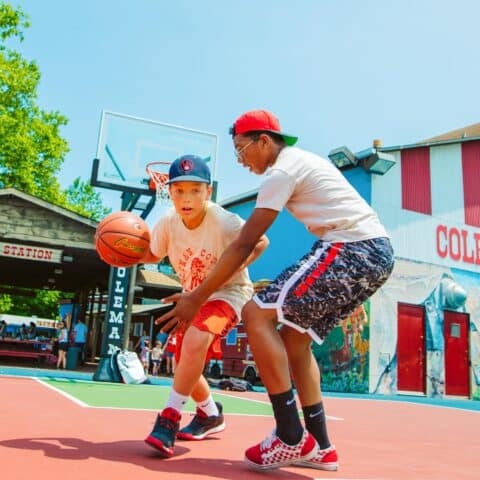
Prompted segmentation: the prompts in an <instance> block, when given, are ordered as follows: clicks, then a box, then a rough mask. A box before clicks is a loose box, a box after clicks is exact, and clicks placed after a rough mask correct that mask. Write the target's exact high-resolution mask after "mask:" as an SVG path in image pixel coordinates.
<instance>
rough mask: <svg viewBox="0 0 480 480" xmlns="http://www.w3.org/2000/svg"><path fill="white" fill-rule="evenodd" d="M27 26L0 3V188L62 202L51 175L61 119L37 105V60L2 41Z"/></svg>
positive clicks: (59, 148) (58, 157) (57, 163)
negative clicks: (24, 56) (28, 57)
mask: <svg viewBox="0 0 480 480" xmlns="http://www.w3.org/2000/svg"><path fill="white" fill-rule="evenodd" d="M28 25H29V24H28V21H27V18H26V16H25V14H24V13H23V11H22V10H21V9H20V8H18V9H14V8H13V7H12V6H11V5H8V4H6V3H3V2H2V3H1V4H0V38H1V40H2V41H1V43H0V146H1V147H0V166H1V170H0V187H3V188H6V187H15V188H18V189H20V190H22V191H23V192H25V193H29V194H31V195H35V196H36V197H39V198H42V199H44V200H47V201H49V202H52V203H55V204H60V205H62V204H64V203H65V198H64V197H65V196H64V194H63V193H62V191H61V189H60V185H59V182H58V180H57V178H56V174H57V173H58V171H59V169H60V167H61V165H62V163H63V158H64V156H65V154H66V153H67V151H68V145H67V142H66V140H64V139H63V138H62V137H61V136H60V132H59V130H60V127H61V126H62V125H66V123H67V119H66V117H64V116H62V115H60V113H58V112H46V111H44V110H42V109H40V108H39V107H38V105H37V103H36V102H37V96H38V95H37V87H38V83H39V81H40V70H39V68H38V66H37V64H36V63H35V62H34V61H27V60H25V59H24V58H22V56H21V55H20V54H19V53H18V52H16V51H15V50H12V49H9V48H7V46H6V44H5V41H6V40H8V39H9V38H11V37H17V38H18V39H20V41H21V40H23V32H22V29H23V28H26V27H28Z"/></svg>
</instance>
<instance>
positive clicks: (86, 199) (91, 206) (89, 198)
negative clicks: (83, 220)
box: [65, 177, 111, 221]
mask: <svg viewBox="0 0 480 480" xmlns="http://www.w3.org/2000/svg"><path fill="white" fill-rule="evenodd" d="M65 193H66V195H67V201H68V203H69V205H71V209H72V210H73V211H75V212H77V213H80V214H81V215H85V216H87V217H90V218H92V219H93V220H97V221H98V220H101V219H102V218H103V217H105V216H106V215H108V214H109V213H110V212H111V209H110V208H106V207H104V206H103V204H102V200H101V198H100V195H99V194H98V193H97V192H95V190H94V188H93V187H92V186H91V185H90V184H89V183H85V182H83V181H82V180H81V179H80V177H77V178H76V179H75V180H74V181H73V184H72V185H70V187H68V188H67V190H66V191H65Z"/></svg>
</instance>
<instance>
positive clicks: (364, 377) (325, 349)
mask: <svg viewBox="0 0 480 480" xmlns="http://www.w3.org/2000/svg"><path fill="white" fill-rule="evenodd" d="M369 323H370V322H369V302H367V303H365V305H364V306H363V307H359V308H357V310H355V312H353V313H352V315H350V316H349V317H348V318H346V319H344V320H342V321H341V322H340V325H338V326H337V327H335V328H334V329H333V330H332V331H331V332H330V334H329V335H328V336H327V338H325V340H324V342H323V343H322V344H321V345H317V344H313V348H312V349H313V354H314V356H315V358H316V359H317V362H318V364H319V366H320V370H321V374H322V377H321V385H322V390H323V391H326V392H328V391H330V392H350V393H367V392H368V371H369V343H370V342H369V336H370V324H369Z"/></svg>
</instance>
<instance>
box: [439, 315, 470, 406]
mask: <svg viewBox="0 0 480 480" xmlns="http://www.w3.org/2000/svg"><path fill="white" fill-rule="evenodd" d="M443 313H444V316H443V334H444V338H445V394H446V395H458V396H462V397H469V396H470V367H469V349H468V331H469V323H470V318H469V315H468V314H467V313H458V312H450V311H448V310H445V311H444V312H443Z"/></svg>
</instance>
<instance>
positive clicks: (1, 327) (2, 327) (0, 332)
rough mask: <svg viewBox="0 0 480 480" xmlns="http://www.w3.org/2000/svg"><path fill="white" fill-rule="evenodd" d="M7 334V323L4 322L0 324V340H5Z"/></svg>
mask: <svg viewBox="0 0 480 480" xmlns="http://www.w3.org/2000/svg"><path fill="white" fill-rule="evenodd" d="M6 332H7V322H6V321H5V320H2V321H1V322H0V338H3V337H4V336H5V334H6Z"/></svg>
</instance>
